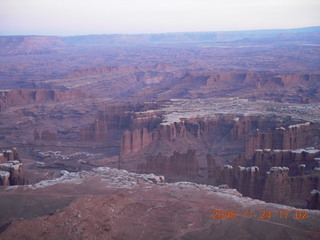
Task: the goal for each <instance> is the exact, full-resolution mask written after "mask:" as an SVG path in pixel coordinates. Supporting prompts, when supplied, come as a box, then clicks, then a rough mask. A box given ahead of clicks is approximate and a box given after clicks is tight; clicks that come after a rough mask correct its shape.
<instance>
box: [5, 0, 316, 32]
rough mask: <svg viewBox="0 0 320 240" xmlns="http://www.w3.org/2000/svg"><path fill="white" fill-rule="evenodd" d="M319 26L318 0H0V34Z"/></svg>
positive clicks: (181, 30) (189, 30) (183, 30)
mask: <svg viewBox="0 0 320 240" xmlns="http://www.w3.org/2000/svg"><path fill="white" fill-rule="evenodd" d="M305 26H320V0H263V1H262V0H0V35H17V34H18V35H24V34H37V35H79V34H102V33H157V32H191V31H220V30H249V29H276V28H297V27H305Z"/></svg>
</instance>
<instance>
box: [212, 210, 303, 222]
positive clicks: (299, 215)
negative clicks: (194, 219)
mask: <svg viewBox="0 0 320 240" xmlns="http://www.w3.org/2000/svg"><path fill="white" fill-rule="evenodd" d="M211 218H212V219H238V218H244V219H263V220H268V219H270V220H271V219H275V218H277V219H289V218H292V219H301V220H303V219H308V211H306V210H296V211H288V210H281V211H277V212H272V211H270V210H260V211H251V210H246V211H232V210H231V211H218V210H214V211H212V217H211Z"/></svg>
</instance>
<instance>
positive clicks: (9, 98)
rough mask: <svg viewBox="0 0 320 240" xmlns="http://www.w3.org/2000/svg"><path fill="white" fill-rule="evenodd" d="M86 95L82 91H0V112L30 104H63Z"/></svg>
mask: <svg viewBox="0 0 320 240" xmlns="http://www.w3.org/2000/svg"><path fill="white" fill-rule="evenodd" d="M85 96H86V95H85V94H84V93H82V92H80V91H76V90H67V91H60V90H58V89H53V90H50V89H35V90H26V89H24V90H2V91H0V111H3V110H4V109H6V108H8V107H10V106H15V105H23V104H30V103H46V102H61V101H64V100H72V99H77V98H83V97H85Z"/></svg>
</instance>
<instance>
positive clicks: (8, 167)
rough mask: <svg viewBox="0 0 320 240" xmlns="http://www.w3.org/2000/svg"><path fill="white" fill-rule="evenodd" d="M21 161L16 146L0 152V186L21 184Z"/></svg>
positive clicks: (22, 180)
mask: <svg viewBox="0 0 320 240" xmlns="http://www.w3.org/2000/svg"><path fill="white" fill-rule="evenodd" d="M21 171H22V163H21V161H20V158H19V154H18V152H17V149H16V148H12V149H8V150H5V151H3V152H2V153H1V154H0V186H8V185H16V184H23V183H24V181H25V180H24V179H23V178H22V177H21V176H20V175H21Z"/></svg>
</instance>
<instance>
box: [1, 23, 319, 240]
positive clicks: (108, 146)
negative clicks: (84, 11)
mask: <svg viewBox="0 0 320 240" xmlns="http://www.w3.org/2000/svg"><path fill="white" fill-rule="evenodd" d="M319 36H320V31H319V28H307V29H297V30H295V31H293V30H282V31H281V30H279V31H278V30H274V31H271V30H270V31H267V30H266V31H258V32H250V31H248V32H226V33H220V32H217V33H190V34H189V33H177V34H155V35H152V34H151V35H148V34H138V35H92V36H75V37H47V36H6V37H0V48H1V51H0V63H1V64H0V82H1V87H0V149H1V151H0V199H1V201H0V211H1V212H3V213H4V214H3V215H1V217H0V238H1V239H2V238H3V239H10V237H11V239H12V237H13V236H14V237H15V238H21V237H22V236H26V237H25V238H26V239H34V238H43V239H52V238H53V237H54V234H55V233H54V231H57V232H56V233H57V234H58V235H59V236H69V239H79V238H92V237H93V236H94V235H95V236H100V237H103V238H106V239H126V238H128V236H135V239H150V238H152V239H163V238H167V239H190V238H197V239H201V237H202V239H208V238H210V239H218V238H219V237H220V238H227V237H234V235H232V234H231V232H232V231H234V232H242V233H243V234H245V235H246V236H248V238H250V237H251V238H257V236H258V235H259V237H260V238H261V239H271V238H273V237H275V236H278V234H283V235H282V236H284V237H288V238H289V237H291V236H293V235H294V234H298V235H299V236H300V237H301V239H318V237H319V230H317V223H318V222H317V221H318V220H317V219H318V217H319V216H318V215H319V209H320V197H319V193H320V185H319V184H320V183H319V178H320V104H319V101H320V92H319V89H320V72H319V69H320V68H319V67H320V65H319V64H320V57H319V56H320V48H319V46H320V42H319V39H320V38H319ZM23 199H25V202H23V201H24V200H23ZM37 206H43V208H42V210H41V209H39V208H38V207H37ZM13 208H16V209H18V210H10V211H9V210H7V209H13ZM263 209H265V210H270V211H272V212H276V213H277V214H278V213H279V211H285V210H288V211H290V212H292V213H293V212H297V211H298V212H299V211H300V212H301V211H308V219H304V220H301V219H300V220H301V221H300V220H299V221H300V222H299V221H298V220H297V219H293V218H290V219H286V220H283V219H279V215H274V217H272V218H271V219H270V218H269V219H267V220H265V219H260V218H259V212H260V211H261V210H263ZM215 210H219V211H229V210H230V211H231V210H234V211H236V212H237V213H240V212H241V213H243V212H244V211H250V210H252V211H254V212H255V217H254V220H253V219H244V218H241V217H239V218H237V219H223V218H220V219H218V220H217V221H215V220H214V219H211V217H212V214H211V212H212V211H215ZM93 212H94V213H96V216H93V215H92V213H93ZM102 212H103V214H102ZM141 212H143V214H142V215H141V214H140V213H141ZM107 216H109V217H107ZM110 216H112V217H110ZM133 216H136V217H133ZM275 216H277V217H275ZM68 219H69V220H68ZM99 219H100V220H99ZM183 219H185V220H183ZM171 220H174V221H173V224H172V225H170V226H169V225H168V223H169V222H170V221H171ZM137 221H138V222H140V223H141V226H142V227H138V225H137ZM284 221H285V222H284ZM171 222H172V221H171ZM42 223H45V226H46V227H44V225H42ZM124 223H130V224H129V225H128V224H124ZM122 225H123V226H122ZM31 226H33V228H34V229H35V231H33V232H30V231H29V232H26V229H29V228H30V227H31ZM92 226H98V227H94V228H91V227H92ZM124 226H126V227H124ZM271 228H272V229H275V230H274V233H271V232H270V231H269V230H268V229H271ZM53 229H56V230H53ZM84 229H87V230H84ZM89 229H91V230H89ZM148 229H149V230H148ZM150 229H154V232H153V231H151V230H150ZM228 229H229V230H228ZM230 229H232V231H230ZM254 229H256V230H254Z"/></svg>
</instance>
